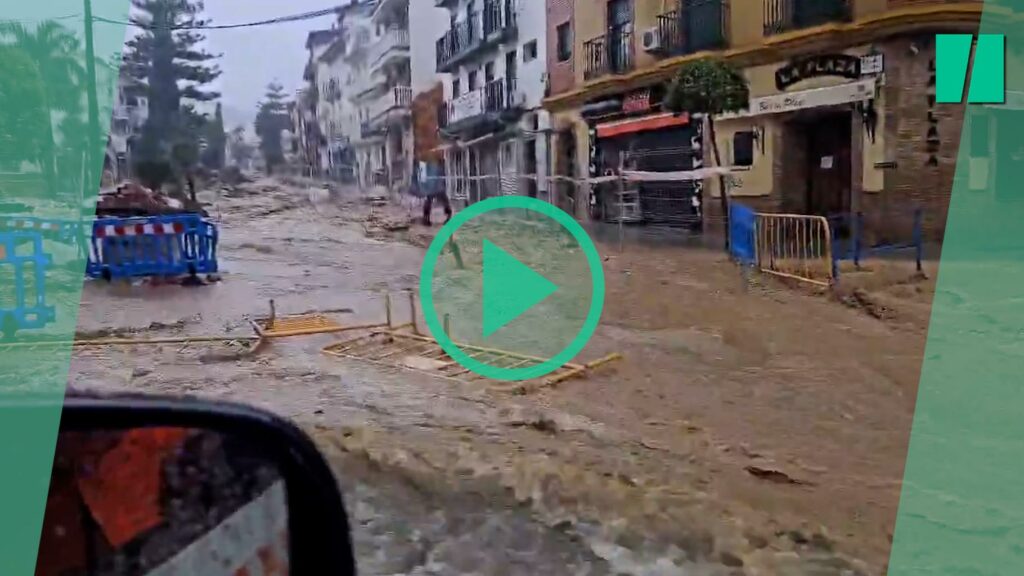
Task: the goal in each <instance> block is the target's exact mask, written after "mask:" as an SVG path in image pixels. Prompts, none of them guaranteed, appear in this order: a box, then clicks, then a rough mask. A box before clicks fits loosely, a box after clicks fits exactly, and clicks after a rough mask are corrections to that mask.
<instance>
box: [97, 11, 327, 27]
mask: <svg viewBox="0 0 1024 576" xmlns="http://www.w3.org/2000/svg"><path fill="white" fill-rule="evenodd" d="M341 10H342V7H340V6H338V7H335V8H326V9H323V10H314V11H312V12H303V13H301V14H292V15H290V16H279V17H277V18H270V19H268V20H259V21H256V22H243V23H239V24H219V25H206V26H197V25H192V26H190V25H184V24H183V25H176V26H171V27H170V29H171V30H231V29H235V28H255V27H257V26H271V25H274V24H286V23H289V22H302V21H304V20H313V19H316V18H323V17H324V16H330V15H333V14H337V13H338V12H339V11H341ZM93 20H94V21H96V22H103V23H106V24H118V25H121V26H134V27H135V28H141V29H143V30H155V29H157V28H158V27H157V26H153V25H148V24H142V23H140V22H130V21H124V20H114V19H112V18H104V17H102V16H94V17H93Z"/></svg>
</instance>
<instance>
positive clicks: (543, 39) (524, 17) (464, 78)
mask: <svg viewBox="0 0 1024 576" xmlns="http://www.w3.org/2000/svg"><path fill="white" fill-rule="evenodd" d="M495 1H499V2H505V1H508V0H495ZM511 1H513V2H515V10H516V13H517V18H518V20H517V27H518V32H517V34H516V35H515V37H514V40H512V41H510V42H507V43H503V44H499V45H498V46H497V47H492V48H487V49H483V50H478V51H477V52H476V53H475V54H474V55H473V57H472V58H471V59H470V60H467V61H465V62H463V63H462V64H460V65H459V67H458V70H456V71H454V72H453V73H452V74H451V75H447V76H448V77H446V78H444V79H443V83H444V98H445V100H446V101H448V100H451V99H452V98H453V89H452V85H453V82H454V80H456V79H458V80H459V81H460V84H461V89H460V96H461V95H464V94H466V93H467V92H468V91H469V75H470V72H471V71H474V70H475V71H476V72H477V88H480V87H482V86H483V85H484V84H485V82H486V76H485V70H486V66H487V64H488V63H493V65H494V78H495V79H502V78H505V77H506V72H507V71H506V55H507V54H508V53H509V52H510V51H512V50H515V51H516V88H517V90H518V91H519V92H522V93H523V95H524V109H525V110H526V114H525V115H524V116H523V118H522V120H521V122H520V125H519V127H520V129H521V131H522V136H521V137H520V138H519V139H518V142H516V144H515V145H514V146H515V149H514V151H512V152H505V153H504V156H505V157H506V158H507V156H508V155H509V154H514V155H516V156H518V157H519V158H520V160H519V161H520V162H525V159H523V158H522V155H523V152H524V151H525V150H526V149H527V148H526V146H525V145H524V142H525V141H527V140H530V139H534V140H535V141H536V148H535V149H536V155H535V159H534V161H535V162H536V170H537V171H536V174H537V175H538V176H539V177H540V179H539V181H538V182H537V192H538V197H540V198H541V199H546V200H550V197H549V195H548V190H549V189H553V187H551V186H550V185H549V183H548V182H547V181H546V179H545V177H546V176H547V175H548V170H549V156H550V154H549V142H550V136H549V131H550V128H551V122H550V117H549V114H548V113H547V111H545V110H544V109H543V108H542V102H543V100H544V93H545V80H546V73H547V56H546V55H547V8H546V2H544V1H542V0H511ZM469 3H470V0H459V3H458V7H457V9H456V12H455V14H456V22H459V23H461V22H464V21H465V20H466V19H467V17H468V14H467V8H468V6H469ZM483 6H484V1H483V0H476V1H475V2H474V9H475V10H476V11H477V18H476V20H477V21H476V25H477V30H476V32H477V33H478V34H482V33H483V29H482V28H483V19H482V16H481V12H482V10H483ZM447 17H448V18H450V13H449V15H448V16H447ZM449 27H450V21H449V22H447V23H445V24H444V25H443V29H442V30H440V31H438V32H435V35H436V37H435V38H434V42H435V43H436V42H437V39H438V38H440V37H441V36H443V35H444V33H445V32H446V31H447V30H448V29H449ZM531 43H536V53H535V56H534V57H533V58H531V59H530V60H529V61H525V59H524V54H525V49H526V46H527V45H529V44H531ZM435 54H436V45H435V48H434V50H432V51H431V56H434V55H435ZM534 118H535V121H534ZM510 146H512V145H511V144H506V145H505V147H506V149H508V148H509V147H510ZM515 171H516V172H518V173H520V174H524V173H525V172H526V170H525V167H524V166H522V165H520V166H519V167H517V168H516V169H515ZM502 172H503V173H506V172H509V169H508V167H506V166H505V165H504V164H503V165H502ZM519 182H520V186H519V191H520V192H521V193H525V191H526V190H527V189H528V186H527V185H526V181H525V180H523V179H519ZM501 188H502V189H503V190H509V189H513V188H514V186H513V185H512V184H511V183H510V181H509V180H508V178H505V179H503V180H502V185H501Z"/></svg>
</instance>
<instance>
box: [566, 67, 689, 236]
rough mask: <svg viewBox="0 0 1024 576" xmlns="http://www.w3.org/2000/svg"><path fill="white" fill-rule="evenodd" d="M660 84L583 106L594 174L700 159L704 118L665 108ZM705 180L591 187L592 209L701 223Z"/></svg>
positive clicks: (602, 216)
mask: <svg viewBox="0 0 1024 576" xmlns="http://www.w3.org/2000/svg"><path fill="white" fill-rule="evenodd" d="M662 90H663V88H662V87H660V86H658V87H654V88H648V89H643V90H639V91H636V92H632V93H628V94H625V95H622V96H621V97H615V98H607V99H602V100H600V101H596V102H592V103H590V104H589V105H587V106H585V107H584V108H583V110H582V116H583V119H584V120H585V121H586V122H587V126H588V130H589V138H588V141H589V154H588V159H589V163H588V173H589V176H590V177H591V178H596V177H600V176H608V175H614V174H618V173H619V171H620V170H640V171H651V172H670V171H685V170H692V169H694V168H699V167H701V165H702V162H703V157H702V154H701V123H700V122H694V121H693V120H692V119H691V118H690V116H689V115H688V114H681V115H674V114H672V113H670V112H665V111H663V110H662V109H661V105H660V102H661V99H662ZM702 187H703V186H702V183H701V182H642V183H631V184H627V185H626V186H625V187H621V186H620V185H619V183H618V182H615V183H606V184H599V185H596V186H592V187H590V190H589V206H588V209H589V214H588V216H589V217H590V218H591V219H593V220H597V221H605V222H618V221H619V220H620V219H621V220H622V221H624V222H631V223H641V224H647V225H654V226H672V227H685V228H691V229H699V228H700V227H701V223H702V211H701V195H702Z"/></svg>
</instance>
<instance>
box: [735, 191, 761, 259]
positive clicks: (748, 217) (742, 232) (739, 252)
mask: <svg viewBox="0 0 1024 576" xmlns="http://www.w3.org/2000/svg"><path fill="white" fill-rule="evenodd" d="M756 226H757V215H756V213H755V212H754V211H753V210H751V209H750V208H749V207H747V206H744V205H743V204H737V203H736V202H730V203H729V251H730V253H731V254H732V257H733V258H735V259H736V260H737V261H738V262H739V263H740V264H744V265H747V266H749V265H753V264H754V263H755V262H756V261H757V250H756V248H755V247H754V244H755V241H754V235H755V228H756Z"/></svg>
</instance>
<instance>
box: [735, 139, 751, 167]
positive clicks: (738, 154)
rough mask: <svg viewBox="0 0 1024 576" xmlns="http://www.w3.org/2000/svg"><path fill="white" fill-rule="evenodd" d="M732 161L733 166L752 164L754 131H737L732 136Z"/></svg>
mask: <svg viewBox="0 0 1024 576" xmlns="http://www.w3.org/2000/svg"><path fill="white" fill-rule="evenodd" d="M732 163H733V165H734V166H753V165H754V133H753V132H737V133H735V134H733V136H732Z"/></svg>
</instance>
